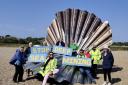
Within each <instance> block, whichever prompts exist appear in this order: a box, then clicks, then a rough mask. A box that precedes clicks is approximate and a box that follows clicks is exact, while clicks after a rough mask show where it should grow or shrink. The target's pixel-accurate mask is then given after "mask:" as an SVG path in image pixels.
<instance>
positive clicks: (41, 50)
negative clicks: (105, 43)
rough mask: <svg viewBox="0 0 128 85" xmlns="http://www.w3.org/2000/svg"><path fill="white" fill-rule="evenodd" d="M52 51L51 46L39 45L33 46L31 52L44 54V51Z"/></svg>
mask: <svg viewBox="0 0 128 85" xmlns="http://www.w3.org/2000/svg"><path fill="white" fill-rule="evenodd" d="M50 51H51V47H50V46H39V47H32V48H31V53H32V54H43V53H49V52H50Z"/></svg>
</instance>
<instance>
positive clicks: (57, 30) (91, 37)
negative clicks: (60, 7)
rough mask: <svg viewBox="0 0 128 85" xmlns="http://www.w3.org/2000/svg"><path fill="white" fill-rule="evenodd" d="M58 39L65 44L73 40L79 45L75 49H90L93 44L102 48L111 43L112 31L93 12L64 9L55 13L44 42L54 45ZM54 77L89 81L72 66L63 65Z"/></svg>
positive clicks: (106, 23)
mask: <svg viewBox="0 0 128 85" xmlns="http://www.w3.org/2000/svg"><path fill="white" fill-rule="evenodd" d="M60 39H61V40H63V41H64V42H65V44H66V46H68V45H69V44H70V43H73V40H74V41H75V43H77V45H78V46H79V49H78V50H77V51H79V50H80V49H84V50H86V49H90V48H92V47H93V46H94V45H95V46H97V47H98V48H99V49H102V48H103V47H104V46H105V45H108V46H109V45H111V44H112V32H111V29H110V26H109V23H108V21H104V22H102V21H101V19H100V18H98V17H97V16H96V15H95V14H93V13H89V12H87V11H82V10H79V9H66V10H64V11H60V12H57V13H56V17H55V19H54V20H53V21H52V23H51V25H50V26H49V27H48V35H47V37H46V42H47V44H48V45H55V44H56V42H57V41H59V40H60ZM56 79H57V81H59V82H62V81H64V80H66V81H69V82H71V83H76V82H79V83H90V80H89V79H88V78H87V77H86V76H83V75H81V74H80V72H79V70H78V69H77V67H74V66H64V67H63V68H62V72H61V75H59V76H58V77H57V78H56Z"/></svg>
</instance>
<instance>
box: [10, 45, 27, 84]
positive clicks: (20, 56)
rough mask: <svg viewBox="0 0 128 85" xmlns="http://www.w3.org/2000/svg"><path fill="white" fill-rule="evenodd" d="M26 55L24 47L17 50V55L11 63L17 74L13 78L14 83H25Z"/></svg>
mask: <svg viewBox="0 0 128 85" xmlns="http://www.w3.org/2000/svg"><path fill="white" fill-rule="evenodd" d="M25 61H26V59H25V54H24V47H23V46H21V47H20V48H19V49H17V50H16V53H15V55H14V56H13V58H12V59H11V61H10V64H13V65H14V66H15V74H14V76H13V81H14V82H22V81H23V73H24V70H23V64H25Z"/></svg>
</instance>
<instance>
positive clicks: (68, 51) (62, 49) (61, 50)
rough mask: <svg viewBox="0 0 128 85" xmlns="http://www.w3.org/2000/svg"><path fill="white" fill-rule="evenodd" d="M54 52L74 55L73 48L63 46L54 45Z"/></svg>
mask: <svg viewBox="0 0 128 85" xmlns="http://www.w3.org/2000/svg"><path fill="white" fill-rule="evenodd" d="M52 51H53V53H58V54H63V55H69V56H71V55H72V49H71V48H67V47H61V46H53V50H52Z"/></svg>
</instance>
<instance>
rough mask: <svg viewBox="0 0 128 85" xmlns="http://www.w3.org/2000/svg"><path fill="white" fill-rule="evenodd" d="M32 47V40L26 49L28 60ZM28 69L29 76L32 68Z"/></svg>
mask: <svg viewBox="0 0 128 85" xmlns="http://www.w3.org/2000/svg"><path fill="white" fill-rule="evenodd" d="M31 47H32V42H29V44H28V47H27V48H26V50H25V54H26V59H27V60H28V57H29V55H30V54H31ZM26 71H27V76H28V77H29V76H30V72H31V71H30V69H27V70H26ZM32 74H33V73H32Z"/></svg>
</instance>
